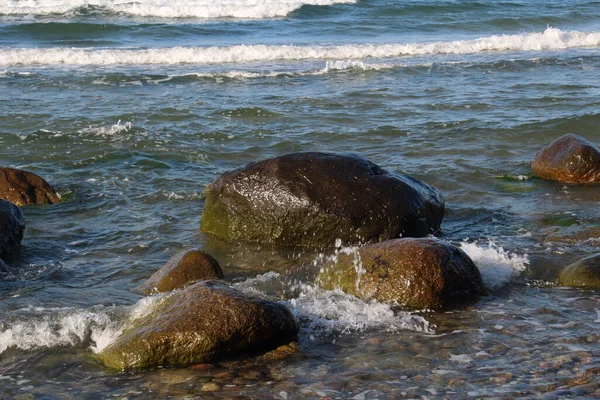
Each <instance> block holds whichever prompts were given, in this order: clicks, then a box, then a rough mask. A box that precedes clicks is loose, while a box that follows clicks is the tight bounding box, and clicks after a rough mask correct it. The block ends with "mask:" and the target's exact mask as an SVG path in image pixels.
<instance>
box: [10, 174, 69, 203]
mask: <svg viewBox="0 0 600 400" xmlns="http://www.w3.org/2000/svg"><path fill="white" fill-rule="evenodd" d="M0 199H5V200H8V201H10V202H11V203H13V204H15V205H17V206H24V205H28V204H53V203H58V202H59V201H60V196H59V195H58V193H56V191H55V190H54V189H53V188H52V187H51V186H50V185H49V184H48V182H46V181H45V180H44V179H42V178H41V177H39V176H38V175H36V174H34V173H32V172H27V171H21V170H18V169H13V168H2V167H0Z"/></svg>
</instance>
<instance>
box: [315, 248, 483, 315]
mask: <svg viewBox="0 0 600 400" xmlns="http://www.w3.org/2000/svg"><path fill="white" fill-rule="evenodd" d="M315 282H316V283H317V284H318V285H319V286H321V287H323V288H324V289H328V290H332V289H336V288H339V289H341V290H343V291H344V292H346V293H349V294H352V295H354V296H357V297H359V298H361V299H364V300H367V301H370V300H377V301H380V302H391V303H398V304H401V305H403V306H405V307H409V308H414V309H435V310H437V309H446V308H449V307H451V306H454V305H460V304H467V303H470V302H473V301H475V300H476V299H477V297H478V296H481V295H483V294H485V289H484V286H483V282H482V280H481V275H480V273H479V270H478V269H477V267H476V266H475V264H474V263H473V261H472V260H471V259H470V258H469V256H468V255H467V254H465V253H464V252H463V251H462V250H460V249H459V248H458V247H455V246H453V245H451V244H449V243H447V242H444V241H442V240H439V239H434V238H406V239H395V240H389V241H386V242H381V243H376V244H372V245H367V246H364V247H361V248H359V249H354V250H353V251H341V252H339V253H338V254H337V255H336V257H334V259H333V260H329V261H328V262H327V263H326V264H325V265H324V266H323V267H322V268H321V271H320V272H319V274H318V275H317V278H316V281H315Z"/></svg>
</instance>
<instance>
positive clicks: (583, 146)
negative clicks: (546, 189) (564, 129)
mask: <svg viewBox="0 0 600 400" xmlns="http://www.w3.org/2000/svg"><path fill="white" fill-rule="evenodd" d="M531 169H532V170H533V174H534V175H535V176H537V177H540V178H544V179H549V180H552V181H558V182H564V183H577V184H582V183H596V182H600V151H599V150H598V148H597V147H596V146H595V145H594V144H593V143H591V142H589V141H588V140H586V139H584V138H582V137H581V136H578V135H574V134H572V133H569V134H567V135H564V136H561V137H560V138H558V139H557V140H555V141H554V142H552V143H550V144H549V145H547V146H546V147H544V148H543V149H542V150H540V151H539V152H538V153H537V154H536V155H535V157H534V159H533V162H532V163H531Z"/></svg>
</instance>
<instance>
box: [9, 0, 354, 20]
mask: <svg viewBox="0 0 600 400" xmlns="http://www.w3.org/2000/svg"><path fill="white" fill-rule="evenodd" d="M354 2H356V0H175V1H168V0H140V1H135V2H131V1H125V0H6V1H4V2H3V4H1V5H0V15H37V16H40V15H52V14H63V15H64V14H77V13H82V12H89V11H90V10H94V11H96V12H98V11H99V12H107V13H119V14H126V15H131V16H137V17H156V18H199V19H217V18H250V19H263V18H276V17H284V16H286V15H288V14H289V13H291V12H293V11H294V10H297V9H298V8H300V7H302V6H304V5H317V6H327V5H333V4H339V3H354Z"/></svg>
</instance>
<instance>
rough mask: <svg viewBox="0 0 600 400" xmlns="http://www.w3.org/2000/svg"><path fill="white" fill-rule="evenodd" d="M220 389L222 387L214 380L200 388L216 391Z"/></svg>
mask: <svg viewBox="0 0 600 400" xmlns="http://www.w3.org/2000/svg"><path fill="white" fill-rule="evenodd" d="M219 389H221V387H220V386H219V385H217V384H216V383H213V382H207V383H205V384H204V385H202V387H201V388H200V390H202V391H203V392H216V391H218V390H219Z"/></svg>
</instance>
